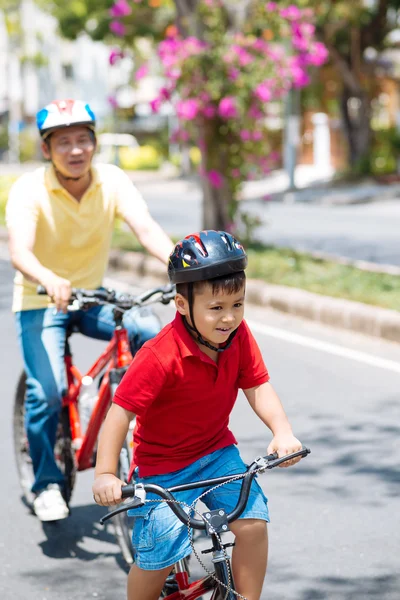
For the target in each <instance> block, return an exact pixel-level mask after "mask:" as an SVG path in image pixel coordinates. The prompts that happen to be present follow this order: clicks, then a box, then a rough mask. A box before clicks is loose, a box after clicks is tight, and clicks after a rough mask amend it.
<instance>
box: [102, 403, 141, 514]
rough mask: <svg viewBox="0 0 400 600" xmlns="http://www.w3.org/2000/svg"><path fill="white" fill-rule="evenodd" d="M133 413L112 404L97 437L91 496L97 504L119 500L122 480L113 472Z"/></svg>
mask: <svg viewBox="0 0 400 600" xmlns="http://www.w3.org/2000/svg"><path fill="white" fill-rule="evenodd" d="M134 416H135V415H134V414H133V413H131V412H129V411H127V410H125V409H124V408H122V407H121V406H119V405H118V404H112V405H111V408H110V410H109V411H108V414H107V417H106V419H105V421H104V425H103V428H102V431H101V433H100V437H99V445H98V450H97V459H96V469H95V481H94V484H93V488H92V489H93V498H94V500H95V501H96V502H97V504H101V505H102V506H111V505H113V504H118V503H119V502H121V499H122V493H121V487H122V486H123V485H125V482H124V481H121V479H118V477H116V475H115V473H116V472H117V468H118V460H119V455H120V452H121V449H122V446H123V443H124V440H125V438H126V436H127V434H128V431H129V423H130V422H131V420H132V419H133V418H134Z"/></svg>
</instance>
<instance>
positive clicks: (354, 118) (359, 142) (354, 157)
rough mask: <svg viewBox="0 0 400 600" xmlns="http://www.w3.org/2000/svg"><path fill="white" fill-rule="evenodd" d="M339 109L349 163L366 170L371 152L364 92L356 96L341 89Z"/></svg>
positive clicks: (368, 115) (368, 120)
mask: <svg viewBox="0 0 400 600" xmlns="http://www.w3.org/2000/svg"><path fill="white" fill-rule="evenodd" d="M341 108H342V115H343V122H344V126H345V131H346V137H347V141H348V144H349V163H350V166H351V167H353V168H358V169H360V170H361V171H365V170H368V168H369V165H368V164H367V163H368V160H369V155H370V150H371V127H370V119H371V115H370V112H371V111H370V103H369V98H368V96H367V94H366V93H365V92H361V90H360V91H359V93H358V94H357V95H355V94H354V92H353V91H352V90H349V89H348V88H347V87H346V86H345V87H344V88H343V93H342V98H341Z"/></svg>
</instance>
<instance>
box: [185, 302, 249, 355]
mask: <svg viewBox="0 0 400 600" xmlns="http://www.w3.org/2000/svg"><path fill="white" fill-rule="evenodd" d="M173 326H174V337H175V341H176V343H177V345H178V348H179V350H180V353H181V356H182V358H186V357H188V356H197V357H198V358H200V359H201V360H204V361H206V362H212V364H216V363H214V361H213V360H212V359H211V358H210V357H209V356H207V354H206V353H205V352H202V350H201V349H200V348H199V347H198V345H197V344H196V342H195V341H194V339H193V337H192V336H191V335H190V333H189V331H188V330H187V328H186V325H185V322H184V320H183V317H182V315H181V314H180V313H179V312H177V313H176V315H175V319H174V321H173ZM240 326H241V325H239V327H240ZM236 338H237V335H236V336H235V338H234V339H233V340H232V345H233V344H235V343H237V339H236ZM232 345H231V346H230V347H229V348H227V349H226V352H229V350H230V349H231V347H232ZM223 355H224V356H225V352H221V353H220V357H219V359H220V360H221V358H222V356H223Z"/></svg>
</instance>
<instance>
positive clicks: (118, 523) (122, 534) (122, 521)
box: [109, 434, 135, 568]
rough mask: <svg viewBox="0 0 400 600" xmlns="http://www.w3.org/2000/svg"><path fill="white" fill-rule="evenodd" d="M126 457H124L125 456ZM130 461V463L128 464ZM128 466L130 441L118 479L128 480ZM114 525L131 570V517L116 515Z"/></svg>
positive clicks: (121, 462) (119, 543)
mask: <svg viewBox="0 0 400 600" xmlns="http://www.w3.org/2000/svg"><path fill="white" fill-rule="evenodd" d="M128 435H129V434H128ZM125 453H126V455H125V456H124V454H125ZM127 461H128V463H127ZM127 464H128V465H129V464H130V452H129V443H128V441H125V442H124V445H123V447H122V450H121V454H120V459H119V461H118V468H117V473H116V475H117V477H118V478H119V479H121V480H122V481H126V482H127V480H128V473H129V468H128V469H127ZM114 508H115V507H114V506H111V507H110V508H109V510H114ZM112 523H113V526H114V535H115V538H116V540H117V542H118V546H119V548H120V550H121V554H122V558H123V560H124V563H125V566H126V567H127V568H130V567H131V566H132V565H133V563H134V562H135V560H134V555H133V547H132V537H131V527H130V525H129V517H128V515H127V513H126V512H123V513H120V514H119V515H116V516H115V517H114V518H113V519H112Z"/></svg>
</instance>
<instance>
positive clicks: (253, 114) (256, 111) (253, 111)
mask: <svg viewBox="0 0 400 600" xmlns="http://www.w3.org/2000/svg"><path fill="white" fill-rule="evenodd" d="M248 116H249V117H250V119H256V120H257V119H261V118H262V117H263V116H264V113H263V112H262V110H260V108H258V106H256V105H255V104H253V105H252V106H250V108H249V112H248Z"/></svg>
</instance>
